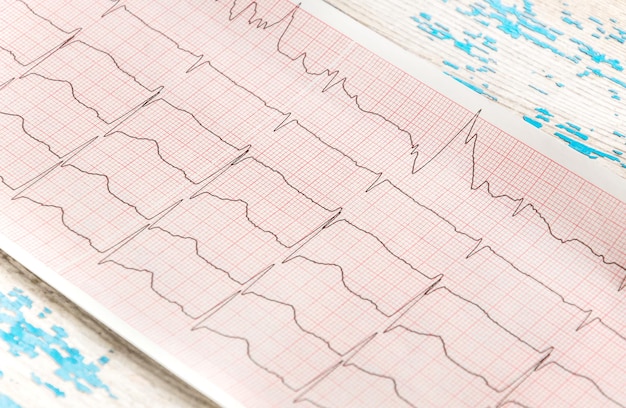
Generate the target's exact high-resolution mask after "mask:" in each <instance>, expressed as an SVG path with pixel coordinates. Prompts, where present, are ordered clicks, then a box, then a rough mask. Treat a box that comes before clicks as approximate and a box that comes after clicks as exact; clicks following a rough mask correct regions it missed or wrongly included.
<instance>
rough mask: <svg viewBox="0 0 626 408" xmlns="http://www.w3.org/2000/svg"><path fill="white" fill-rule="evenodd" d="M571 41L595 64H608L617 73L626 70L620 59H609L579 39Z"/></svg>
mask: <svg viewBox="0 0 626 408" xmlns="http://www.w3.org/2000/svg"><path fill="white" fill-rule="evenodd" d="M570 41H571V42H573V43H574V44H577V45H578V50H579V51H580V52H582V53H583V54H586V55H588V56H589V57H591V60H592V61H593V62H597V63H598V64H602V63H605V64H608V65H610V66H611V68H613V69H614V70H617V71H623V70H624V67H622V64H621V63H620V61H619V60H618V59H615V58H607V56H606V55H605V54H602V53H601V52H599V51H596V50H594V49H593V47H592V46H590V45H589V44H586V43H584V42H583V41H581V40H579V39H576V38H571V39H570Z"/></svg>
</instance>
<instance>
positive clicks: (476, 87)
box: [444, 72, 498, 101]
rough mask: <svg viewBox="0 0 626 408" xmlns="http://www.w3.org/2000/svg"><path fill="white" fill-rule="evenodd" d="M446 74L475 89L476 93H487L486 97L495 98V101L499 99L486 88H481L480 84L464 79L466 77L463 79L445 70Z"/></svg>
mask: <svg viewBox="0 0 626 408" xmlns="http://www.w3.org/2000/svg"><path fill="white" fill-rule="evenodd" d="M444 74H446V75H448V76H449V77H451V78H452V79H454V80H455V81H457V82H459V83H461V84H463V85H465V86H466V87H468V88H469V89H471V90H472V91H474V92H476V93H479V94H481V95H485V96H486V97H488V98H489V99H492V100H494V101H497V100H498V99H497V98H496V97H495V96H493V95H489V94H488V93H486V92H485V90H484V89H482V88H481V87H479V86H476V85H474V84H472V83H471V82H468V81H466V80H464V79H462V78H459V77H457V76H455V75H452V74H451V73H449V72H444Z"/></svg>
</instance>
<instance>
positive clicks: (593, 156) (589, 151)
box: [554, 132, 620, 162]
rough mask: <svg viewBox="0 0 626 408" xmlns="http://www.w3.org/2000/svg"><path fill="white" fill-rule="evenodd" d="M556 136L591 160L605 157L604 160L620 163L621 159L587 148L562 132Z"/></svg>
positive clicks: (556, 133)
mask: <svg viewBox="0 0 626 408" xmlns="http://www.w3.org/2000/svg"><path fill="white" fill-rule="evenodd" d="M554 134H555V135H556V136H558V137H559V138H560V139H561V140H564V141H565V142H567V144H569V146H570V147H571V148H572V149H574V150H576V151H578V152H580V153H582V154H584V155H585V156H587V157H589V158H590V159H597V158H598V157H604V158H607V159H609V160H612V161H617V162H619V161H620V159H619V158H617V157H615V156H613V155H611V154H608V153H604V152H602V151H600V150H598V149H594V148H593V147H589V146H587V145H585V144H583V143H581V142H579V141H577V140H574V139H572V138H570V137H568V136H566V135H564V134H563V133H561V132H554Z"/></svg>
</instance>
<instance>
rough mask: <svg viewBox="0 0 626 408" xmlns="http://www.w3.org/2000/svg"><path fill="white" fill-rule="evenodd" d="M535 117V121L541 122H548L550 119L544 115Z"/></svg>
mask: <svg viewBox="0 0 626 408" xmlns="http://www.w3.org/2000/svg"><path fill="white" fill-rule="evenodd" d="M535 117H536V118H537V119H540V120H543V121H544V122H550V118H549V117H547V116H544V115H542V114H539V115H535Z"/></svg>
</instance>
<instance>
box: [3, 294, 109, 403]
mask: <svg viewBox="0 0 626 408" xmlns="http://www.w3.org/2000/svg"><path fill="white" fill-rule="evenodd" d="M32 307H33V302H32V300H31V299H30V298H29V297H28V296H26V295H25V294H24V293H23V292H22V291H21V290H20V289H13V290H11V291H10V292H9V293H8V294H5V293H3V292H0V341H4V342H5V343H6V344H7V345H8V347H9V349H8V352H9V353H10V354H11V355H13V356H15V357H20V356H27V357H29V358H37V357H41V356H47V357H48V358H49V359H50V360H52V362H54V363H55V364H56V366H57V368H56V369H55V370H54V372H53V374H54V375H55V376H56V377H58V379H60V380H62V381H64V382H69V383H71V384H73V385H74V387H75V388H76V389H77V390H79V391H81V392H84V393H93V392H94V391H95V390H98V389H102V390H104V391H106V392H107V393H108V395H109V396H110V397H111V398H115V396H114V395H113V394H112V393H111V390H110V389H109V387H108V386H107V385H106V384H104V383H103V382H102V380H101V379H100V377H99V376H98V373H99V372H100V368H99V367H98V366H97V365H96V364H94V363H89V362H86V361H85V357H84V356H83V355H82V354H81V352H80V350H78V349H76V348H74V347H71V346H70V345H69V343H68V342H67V339H68V337H69V336H68V333H67V332H66V331H65V329H63V328H62V327H60V326H55V325H52V326H51V327H50V328H49V329H44V328H42V327H39V326H37V325H35V324H34V323H33V322H30V321H28V319H27V317H26V316H25V314H24V311H25V310H26V309H32ZM50 313H52V312H51V311H50V309H47V308H46V309H44V310H43V312H41V313H39V314H38V315H37V316H38V317H39V318H40V319H41V318H42V315H43V319H45V317H46V315H48V314H50ZM31 378H32V379H33V381H35V382H36V383H38V384H39V383H41V384H40V385H43V386H45V387H46V388H48V389H50V390H51V391H53V392H54V393H55V394H56V395H58V396H62V394H63V395H64V392H63V391H61V389H59V388H58V387H56V386H54V385H52V384H51V383H49V382H45V381H42V380H41V378H40V377H39V375H38V374H35V373H33V375H32V377H31Z"/></svg>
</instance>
